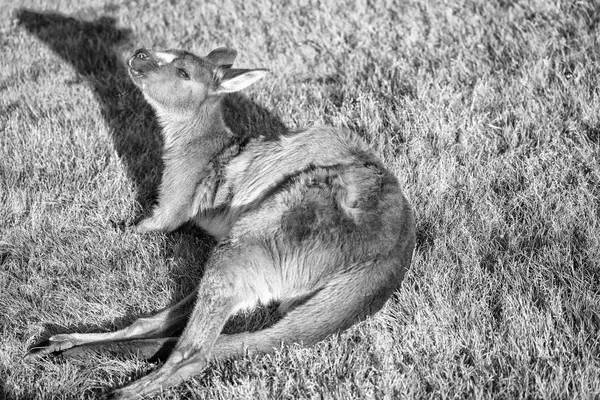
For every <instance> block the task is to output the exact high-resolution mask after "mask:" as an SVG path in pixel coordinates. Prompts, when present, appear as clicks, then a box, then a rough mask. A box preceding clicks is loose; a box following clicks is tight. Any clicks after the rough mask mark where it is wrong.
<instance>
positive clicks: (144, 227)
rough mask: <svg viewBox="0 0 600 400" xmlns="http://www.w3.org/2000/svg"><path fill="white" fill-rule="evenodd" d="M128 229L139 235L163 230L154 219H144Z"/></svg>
mask: <svg viewBox="0 0 600 400" xmlns="http://www.w3.org/2000/svg"><path fill="white" fill-rule="evenodd" d="M128 229H129V230H131V231H132V232H135V233H140V234H143V233H148V232H155V231H163V230H164V229H162V227H161V226H160V225H159V224H158V223H157V221H156V220H155V219H154V218H145V219H143V220H141V221H140V222H138V223H137V224H135V225H134V226H131V227H130V228H128Z"/></svg>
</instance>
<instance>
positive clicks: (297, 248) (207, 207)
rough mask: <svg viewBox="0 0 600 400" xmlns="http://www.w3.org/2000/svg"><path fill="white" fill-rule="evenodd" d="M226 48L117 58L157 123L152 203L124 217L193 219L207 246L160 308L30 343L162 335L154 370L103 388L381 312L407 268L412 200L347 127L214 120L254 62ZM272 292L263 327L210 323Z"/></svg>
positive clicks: (157, 226) (152, 223) (188, 369)
mask: <svg viewBox="0 0 600 400" xmlns="http://www.w3.org/2000/svg"><path fill="white" fill-rule="evenodd" d="M236 54H237V53H236V51H235V50H232V49H229V48H218V49H216V50H214V51H212V52H211V53H210V54H208V55H207V56H206V57H199V56H196V55H194V54H192V53H189V52H186V51H182V50H166V51H151V50H147V49H139V50H137V51H136V52H135V54H133V56H131V58H129V60H128V62H127V63H128V67H129V68H128V70H129V75H130V77H131V79H132V81H133V82H134V83H135V85H136V86H137V87H138V88H139V89H140V90H141V91H142V92H143V94H144V96H145V98H146V99H147V101H148V102H149V103H150V104H151V105H152V107H153V108H154V110H155V112H156V116H157V118H158V119H159V121H160V123H161V126H162V128H163V134H164V156H163V158H164V173H163V176H162V181H161V184H160V188H159V197H158V205H157V206H156V207H155V209H154V210H153V212H152V214H151V216H149V217H147V218H145V219H143V220H142V221H141V222H139V223H138V224H137V225H135V227H134V229H135V231H137V232H140V233H143V232H150V231H163V232H169V231H173V230H174V229H176V228H177V227H179V226H180V225H182V224H183V223H185V222H189V221H192V222H193V223H195V224H197V225H198V226H200V227H201V228H203V229H204V230H205V231H206V232H208V233H209V234H210V235H212V236H213V237H214V238H215V239H216V240H217V245H216V247H215V248H214V249H213V250H212V251H211V253H210V255H209V257H208V261H207V263H206V266H205V273H204V276H203V279H202V281H201V283H200V284H199V285H198V287H197V288H196V290H195V292H194V293H192V294H190V295H189V296H188V297H186V298H185V299H183V300H182V301H181V302H179V303H178V304H176V305H174V306H173V307H170V308H167V309H165V310H163V311H161V312H159V313H158V314H157V315H155V316H153V317H150V318H140V319H138V320H137V321H135V322H134V323H133V324H132V325H130V326H128V327H126V328H123V329H121V330H118V331H116V332H109V333H86V334H80V333H72V334H60V335H55V336H53V337H51V338H50V339H49V340H48V344H47V345H46V346H45V347H42V348H38V349H37V350H38V351H39V352H40V353H42V354H48V353H53V352H68V351H72V350H75V349H76V348H77V346H95V345H98V344H100V345H101V344H106V343H121V344H122V345H123V346H130V347H131V346H133V347H136V346H137V347H138V348H139V349H140V353H139V354H143V355H150V354H153V352H155V351H157V350H158V349H159V348H161V347H162V346H164V345H165V344H170V346H171V347H172V351H171V353H170V355H169V356H168V358H167V359H166V361H165V363H164V364H163V366H162V367H161V368H159V369H158V370H156V371H154V372H152V373H151V374H149V375H147V376H145V377H143V378H141V379H139V380H137V381H134V382H133V383H131V384H129V385H128V386H125V387H123V388H120V389H117V390H116V391H114V392H113V393H112V397H111V398H117V399H124V398H140V397H143V396H148V395H150V394H153V393H156V392H157V391H160V390H161V389H164V388H167V387H169V386H173V385H177V384H179V383H181V382H183V381H184V380H185V379H187V378H189V377H190V376H192V375H194V374H198V373H200V372H201V371H202V370H203V369H204V368H205V367H206V366H207V365H208V363H209V362H210V361H211V360H217V359H223V358H228V357H234V356H238V355H243V354H246V353H255V352H270V351H274V350H275V349H277V348H279V347H280V346H281V345H282V344H284V343H302V344H304V345H311V344H314V343H316V342H318V341H321V340H323V339H325V338H326V337H328V336H329V335H332V334H335V333H338V332H341V331H343V330H345V329H347V328H349V327H350V326H352V325H353V324H355V323H357V322H359V321H361V320H363V319H365V318H366V317H368V316H370V315H372V314H374V313H375V312H377V311H378V310H380V309H381V308H382V307H383V305H384V303H385V302H386V301H387V299H388V298H389V297H390V296H391V294H392V293H393V292H394V291H395V290H397V289H398V288H399V287H400V284H401V282H402V280H403V277H404V274H405V272H406V270H407V269H408V268H409V266H410V262H411V257H412V252H413V249H414V246H415V227H414V224H415V223H414V217H413V212H412V210H411V207H410V206H409V204H408V202H407V200H406V198H405V197H404V196H403V194H402V192H401V189H400V187H399V182H398V179H397V178H396V176H394V175H393V174H392V173H391V172H390V171H388V170H387V169H386V168H385V167H384V165H383V164H382V162H381V161H380V160H379V159H378V158H377V157H376V156H375V155H374V154H373V152H372V151H371V150H370V149H369V148H368V146H367V145H366V143H365V142H364V141H363V140H362V139H361V138H360V137H359V136H357V135H356V134H355V133H352V132H350V131H348V130H344V129H336V128H333V127H315V128H311V129H306V130H298V131H293V132H286V133H278V134H266V133H265V134H264V135H253V136H251V137H250V136H244V135H241V136H240V135H234V134H233V133H232V131H231V130H230V129H229V128H228V127H227V126H226V125H225V123H224V121H223V117H222V114H221V99H222V98H223V95H224V94H226V93H230V92H235V91H239V90H242V89H244V88H246V87H248V86H249V85H251V84H252V83H254V82H256V81H258V80H259V79H261V78H263V77H264V76H265V75H266V73H267V70H265V69H234V68H232V65H233V62H234V59H235V57H236ZM271 302H276V303H277V304H279V311H280V313H281V314H282V318H281V319H280V320H279V321H277V322H276V323H274V324H273V325H272V326H270V327H267V328H264V329H262V330H258V331H255V332H244V333H237V334H222V333H221V331H222V328H223V326H224V324H225V322H226V321H227V320H228V319H229V317H230V316H232V315H233V314H235V313H236V312H238V311H239V310H242V309H248V308H252V307H255V306H257V305H259V304H269V303H271ZM181 326H185V328H184V329H183V333H182V334H181V336H180V337H179V338H176V337H171V336H170V334H171V333H172V332H173V331H174V330H175V329H176V328H177V327H181Z"/></svg>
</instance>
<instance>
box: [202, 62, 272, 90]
mask: <svg viewBox="0 0 600 400" xmlns="http://www.w3.org/2000/svg"><path fill="white" fill-rule="evenodd" d="M220 72H221V73H220V74H219V75H221V76H220V77H219V78H220V79H218V80H217V87H216V88H215V90H214V92H213V94H220V93H231V92H237V91H239V90H242V89H245V88H247V87H248V86H250V85H252V84H253V83H254V82H256V81H257V80H259V79H260V78H262V77H263V76H265V75H266V74H267V72H269V70H268V69H262V68H261V69H221V71H220Z"/></svg>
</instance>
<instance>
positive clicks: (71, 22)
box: [16, 9, 287, 336]
mask: <svg viewBox="0 0 600 400" xmlns="http://www.w3.org/2000/svg"><path fill="white" fill-rule="evenodd" d="M16 17H17V20H18V21H19V25H20V26H22V27H23V28H25V29H26V30H27V31H28V32H30V33H31V34H33V35H35V36H36V37H37V38H39V40H41V41H42V42H44V43H45V44H46V45H47V46H49V48H50V49H52V51H54V52H55V53H56V54H58V55H59V56H60V57H61V58H62V59H63V60H65V61H66V62H68V63H70V64H71V65H72V66H73V67H74V68H75V70H76V71H77V73H78V74H79V75H80V76H81V77H82V78H83V80H85V81H86V82H87V83H88V84H89V86H90V87H91V89H92V91H93V94H94V97H95V99H96V100H97V101H98V103H99V104H100V105H101V110H102V111H101V112H102V117H103V118H104V120H105V123H106V126H107V128H108V132H109V135H110V138H111V140H112V144H113V146H114V148H115V150H116V152H117V154H118V156H119V158H120V159H121V161H122V164H123V166H124V168H125V169H126V173H127V177H128V179H130V180H131V181H132V182H133V184H134V185H135V187H136V189H137V199H136V200H137V203H138V204H139V205H140V207H141V210H138V212H139V213H140V214H147V213H148V212H149V209H150V208H151V206H152V205H153V203H154V201H155V200H156V195H157V188H158V185H159V183H160V178H161V174H162V171H163V164H162V159H161V151H162V147H163V139H162V136H161V133H160V127H159V125H158V123H157V121H156V118H155V116H154V112H153V110H152V109H151V107H150V106H149V105H148V103H147V102H146V101H145V100H144V98H143V95H142V94H141V92H140V91H139V90H138V89H137V88H136V87H135V86H134V85H133V83H132V82H131V81H130V79H129V76H128V74H127V70H126V67H125V65H124V63H123V59H122V57H121V53H120V51H121V50H122V49H123V48H126V47H131V49H130V50H132V49H134V48H135V47H134V46H131V45H132V43H131V41H132V36H133V35H132V32H131V30H130V29H121V28H119V27H117V26H116V21H115V20H114V19H113V18H110V17H102V18H99V19H97V20H94V21H84V20H80V19H76V18H73V17H70V16H66V15H61V14H58V13H52V12H37V11H33V10H29V9H21V10H19V11H17V13H16ZM223 114H224V119H225V123H226V124H227V125H228V126H229V127H230V128H231V130H232V131H233V132H234V134H236V135H240V136H242V135H243V136H256V135H259V134H264V135H269V136H270V135H277V134H279V133H282V132H285V131H286V129H287V128H286V127H285V125H284V124H283V123H282V122H281V121H280V120H279V119H278V118H277V117H276V116H274V115H273V114H272V113H270V112H269V111H268V110H266V109H264V108H263V107H261V106H259V105H258V104H256V103H254V102H253V101H251V100H250V99H248V98H247V97H245V96H243V95H240V94H237V93H236V94H230V95H228V96H227V97H226V98H225V99H224V101H223ZM183 232H184V233H186V234H187V235H181V237H180V238H178V239H177V240H182V241H184V242H185V243H184V244H185V245H186V246H187V247H188V248H190V247H195V248H197V250H196V251H198V252H202V253H203V254H200V255H194V256H193V257H192V256H189V255H188V256H187V257H189V258H190V260H191V259H193V261H194V263H190V262H182V263H181V264H182V265H185V264H194V265H196V266H195V267H196V268H201V265H202V263H203V261H204V260H206V256H207V254H208V252H209V250H210V249H207V246H198V245H197V244H198V237H200V238H201V241H202V242H210V240H209V239H208V237H207V235H206V234H205V233H203V232H202V231H201V230H200V229H198V228H194V227H191V226H187V227H185V228H184V229H183ZM180 233H181V231H180ZM176 235H177V234H176ZM190 260H183V261H190ZM196 261H200V262H199V264H200V265H197V264H196ZM185 268H190V266H189V265H188V266H187V267H185ZM180 272H183V271H173V275H174V276H181V275H182V274H181V273H180ZM128 314H129V315H127V316H125V317H123V318H122V319H120V320H117V321H112V322H107V323H105V324H104V325H103V326H102V325H94V326H87V325H73V326H70V327H62V326H58V325H55V324H48V325H46V326H45V334H44V336H49V335H51V334H57V333H63V332H73V331H75V332H89V331H96V330H98V329H99V328H101V329H106V328H109V327H110V326H112V325H114V326H118V327H121V326H125V325H127V324H128V323H130V322H132V321H133V320H135V319H136V318H137V317H139V315H135V313H134V312H133V311H132V312H131V313H128ZM259 314H264V311H263V312H261V313H259ZM260 318H262V316H261V317H260ZM269 318H271V317H269ZM269 325H270V323H269ZM264 326H265V324H264V323H263V322H260V321H252V317H251V316H250V317H248V318H240V317H238V318H237V319H236V318H234V319H232V321H231V322H230V323H228V325H227V327H226V329H225V330H224V332H227V333H232V332H236V331H242V330H254V329H260V328H262V327H264Z"/></svg>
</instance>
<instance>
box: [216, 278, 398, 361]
mask: <svg viewBox="0 0 600 400" xmlns="http://www.w3.org/2000/svg"><path fill="white" fill-rule="evenodd" d="M393 290H394V288H393V287H392V286H391V285H390V284H389V282H384V281H379V282H377V281H376V280H374V279H373V277H372V276H371V277H366V276H364V274H361V273H355V274H346V275H343V276H338V277H337V278H336V279H335V280H333V281H331V282H330V283H329V284H328V285H326V286H325V287H324V288H322V289H321V290H319V291H318V292H316V293H315V294H314V295H313V296H312V297H310V298H309V299H308V300H307V301H305V302H302V303H300V304H299V305H298V306H297V307H295V308H293V309H292V310H290V311H289V312H288V313H287V314H286V315H285V316H284V317H283V318H282V319H281V320H279V321H278V322H276V323H275V324H274V325H273V326H271V327H269V328H266V329H263V330H260V331H256V332H247V333H238V334H232V335H221V336H219V338H218V340H217V342H216V343H215V346H214V347H213V351H212V354H211V359H213V360H218V359H227V358H231V357H236V356H242V355H244V354H246V353H249V354H253V353H270V352H273V351H274V350H276V349H278V348H280V347H281V345H282V344H283V343H288V344H289V343H302V344H304V345H312V344H314V343H317V342H319V341H322V340H324V339H325V338H326V337H328V336H330V335H332V334H335V333H339V332H342V331H344V330H346V329H348V328H349V327H350V326H352V325H354V324H355V323H356V322H358V321H361V320H363V319H365V318H366V317H368V316H370V315H372V314H374V313H375V312H377V311H378V310H379V309H381V307H383V304H384V303H385V301H386V300H387V299H388V298H389V296H390V294H391V293H392V291H393Z"/></svg>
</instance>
